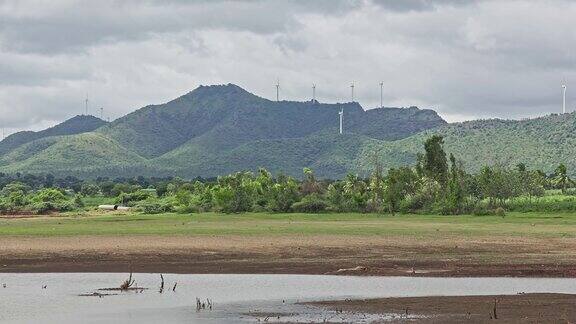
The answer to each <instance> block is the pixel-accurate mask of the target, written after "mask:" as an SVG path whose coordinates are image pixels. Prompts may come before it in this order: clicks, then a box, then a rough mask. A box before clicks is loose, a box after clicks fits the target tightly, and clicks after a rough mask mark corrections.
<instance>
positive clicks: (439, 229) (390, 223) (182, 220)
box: [0, 212, 576, 238]
mask: <svg viewBox="0 0 576 324" xmlns="http://www.w3.org/2000/svg"><path fill="white" fill-rule="evenodd" d="M575 225H576V213H566V212H562V213H535V212H533V213H508V214H507V215H506V216H505V217H500V216H471V215H464V216H462V215H461V216H443V215H396V216H392V215H375V214H350V213H346V214H269V213H248V214H234V215H227V214H216V213H205V214H160V215H143V214H138V213H119V212H115V213H104V214H103V213H97V212H86V213H69V214H62V215H58V216H42V217H33V218H20V219H0V236H15V235H22V236H74V235H141V234H149V235H248V236H257V235H294V234H298V235H366V236H374V235H376V236H413V237H427V238H430V237H435V236H443V237H446V236H450V235H454V236H525V235H527V236H532V237H556V238H565V237H570V238H573V237H576V226H575Z"/></svg>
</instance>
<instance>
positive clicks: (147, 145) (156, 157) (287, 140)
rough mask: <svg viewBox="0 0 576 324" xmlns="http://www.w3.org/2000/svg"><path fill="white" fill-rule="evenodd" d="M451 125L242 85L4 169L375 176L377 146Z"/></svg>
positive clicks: (12, 155) (17, 153)
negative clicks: (264, 94) (371, 170)
mask: <svg viewBox="0 0 576 324" xmlns="http://www.w3.org/2000/svg"><path fill="white" fill-rule="evenodd" d="M340 110H343V111H344V129H345V134H342V135H339V134H338V112H339V111H340ZM445 124H446V122H445V121H444V120H443V119H442V118H440V117H439V116H438V115H437V114H436V113H435V112H434V111H432V110H421V109H418V108H415V107H411V108H380V109H372V110H368V111H365V110H364V109H363V108H362V107H361V106H360V105H359V104H358V103H355V102H350V103H338V104H323V103H319V102H315V101H308V102H295V101H280V102H276V101H270V100H267V99H264V98H261V97H258V96H255V95H253V94H251V93H249V92H247V91H245V90H244V89H242V88H240V87H238V86H236V85H232V84H228V85H218V86H201V87H199V88H197V89H195V90H193V91H191V92H189V93H187V94H185V95H183V96H181V97H179V98H177V99H174V100H172V101H170V102H167V103H165V104H160V105H150V106H146V107H144V108H141V109H139V110H137V111H134V112H133V113H130V114H128V115H126V116H124V117H122V118H119V119H117V120H115V121H114V122H112V123H110V124H102V125H101V127H95V128H94V129H92V130H93V132H89V133H85V134H71V135H70V134H68V133H62V134H60V133H58V134H54V132H53V131H52V132H50V134H54V135H63V136H40V137H38V138H35V139H32V140H29V141H23V143H21V144H19V145H17V146H14V147H13V148H11V149H10V150H6V151H5V152H4V153H3V154H2V155H0V171H8V172H16V171H19V172H35V173H38V172H46V173H48V172H49V173H54V174H59V175H65V174H71V175H78V176H82V177H91V176H132V175H149V176H155V175H157V176H166V175H174V176H183V177H196V176H203V177H209V176H217V175H219V174H223V173H228V172H233V171H237V170H243V169H255V168H257V167H266V168H269V169H271V170H274V171H284V172H286V173H288V174H293V175H299V174H300V173H301V170H302V168H303V167H307V166H310V167H313V168H315V169H316V170H317V172H318V174H319V175H322V176H324V177H336V176H340V175H342V174H345V173H347V172H349V171H351V172H362V173H363V172H365V171H366V170H367V167H366V166H365V164H366V163H365V161H363V160H362V159H363V158H364V155H366V154H369V153H367V152H373V151H374V149H373V148H376V147H378V148H380V149H379V150H384V151H387V150H389V149H387V148H386V147H387V145H389V143H390V142H388V141H392V140H399V139H403V138H406V137H408V136H410V135H413V134H416V133H418V132H420V131H423V130H427V129H430V128H434V127H439V126H443V125H445ZM45 132H47V131H45ZM1 145H2V143H0V146H1ZM6 146H8V145H7V144H6ZM372 155H373V153H372ZM388 155H389V157H390V158H392V159H396V160H395V162H394V163H395V164H399V163H404V162H409V161H411V159H412V155H411V153H410V152H407V153H402V152H400V153H395V152H389V154H388Z"/></svg>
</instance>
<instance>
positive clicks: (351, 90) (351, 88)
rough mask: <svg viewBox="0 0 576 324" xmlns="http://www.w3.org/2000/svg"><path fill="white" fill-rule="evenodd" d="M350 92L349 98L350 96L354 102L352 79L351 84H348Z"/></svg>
mask: <svg viewBox="0 0 576 324" xmlns="http://www.w3.org/2000/svg"><path fill="white" fill-rule="evenodd" d="M350 92H351V95H350V96H351V98H352V102H354V81H352V84H351V85H350Z"/></svg>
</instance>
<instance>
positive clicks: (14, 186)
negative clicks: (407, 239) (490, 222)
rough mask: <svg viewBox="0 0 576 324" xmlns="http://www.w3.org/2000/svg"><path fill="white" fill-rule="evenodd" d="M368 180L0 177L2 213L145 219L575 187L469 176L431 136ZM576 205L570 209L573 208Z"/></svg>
mask: <svg viewBox="0 0 576 324" xmlns="http://www.w3.org/2000/svg"><path fill="white" fill-rule="evenodd" d="M373 164H374V168H373V171H372V173H371V174H370V176H369V177H366V178H361V177H359V176H357V175H355V174H348V175H347V176H346V177H345V178H344V179H340V180H335V181H333V180H320V179H317V178H316V176H315V175H314V172H313V170H311V169H309V168H305V169H304V170H303V175H302V178H301V179H296V178H294V177H290V176H287V175H283V174H278V175H276V176H273V175H272V174H271V173H270V172H269V171H267V170H266V169H259V170H258V171H257V172H236V173H233V174H230V175H226V176H221V177H218V178H215V179H201V178H198V179H194V180H183V179H180V178H144V177H137V178H133V179H122V178H117V179H113V180H111V179H107V178H98V179H95V180H86V181H83V180H80V179H76V178H73V177H67V178H64V179H56V178H54V177H52V176H50V175H46V176H30V175H26V176H22V175H7V174H0V186H1V187H2V190H1V191H0V211H1V212H14V211H18V210H31V211H37V212H46V211H50V210H55V211H65V210H72V209H74V208H81V207H82V205H83V202H82V199H83V198H85V197H92V196H104V197H112V198H114V201H115V203H117V204H122V205H127V206H132V207H135V208H136V209H138V210H141V211H143V212H145V213H163V212H182V213H193V212H207V211H217V212H224V213H241V212H259V211H268V212H279V213H286V212H305V213H320V212H363V213H391V214H395V213H439V214H453V215H457V214H470V213H474V214H491V213H495V214H501V213H503V212H504V210H505V209H506V208H510V207H511V206H512V205H513V204H511V201H514V199H516V198H519V197H522V198H523V199H522V200H521V203H522V204H523V205H529V204H531V203H533V202H537V201H538V199H539V197H542V196H544V194H545V191H546V190H548V189H558V190H560V191H561V192H562V193H563V194H564V195H571V194H572V187H573V185H574V182H573V181H572V179H570V177H569V176H568V172H567V169H566V167H565V165H563V164H560V165H558V167H557V168H556V170H555V172H554V173H552V174H546V173H544V172H542V171H540V170H530V169H529V168H528V167H527V166H526V165H524V164H518V165H517V166H516V167H514V168H507V167H503V166H485V167H484V168H482V169H481V170H480V172H478V173H476V174H471V173H467V172H466V171H465V169H464V166H463V164H462V162H461V161H459V160H457V159H456V158H455V157H454V155H452V154H450V155H447V154H446V152H445V151H444V148H443V138H442V137H441V136H438V135H434V136H432V137H430V138H429V139H427V140H426V142H425V143H424V153H423V154H420V155H418V157H417V159H416V163H415V165H413V166H403V167H398V168H391V169H389V170H387V172H384V170H383V168H382V166H381V165H380V163H379V162H378V160H377V159H375V160H374V162H373ZM575 205H576V204H570V206H568V207H569V208H573V207H572V206H575Z"/></svg>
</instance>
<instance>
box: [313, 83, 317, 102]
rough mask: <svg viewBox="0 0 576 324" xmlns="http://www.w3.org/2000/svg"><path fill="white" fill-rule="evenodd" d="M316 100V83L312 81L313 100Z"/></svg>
mask: <svg viewBox="0 0 576 324" xmlns="http://www.w3.org/2000/svg"><path fill="white" fill-rule="evenodd" d="M315 101H316V83H312V102H315Z"/></svg>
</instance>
